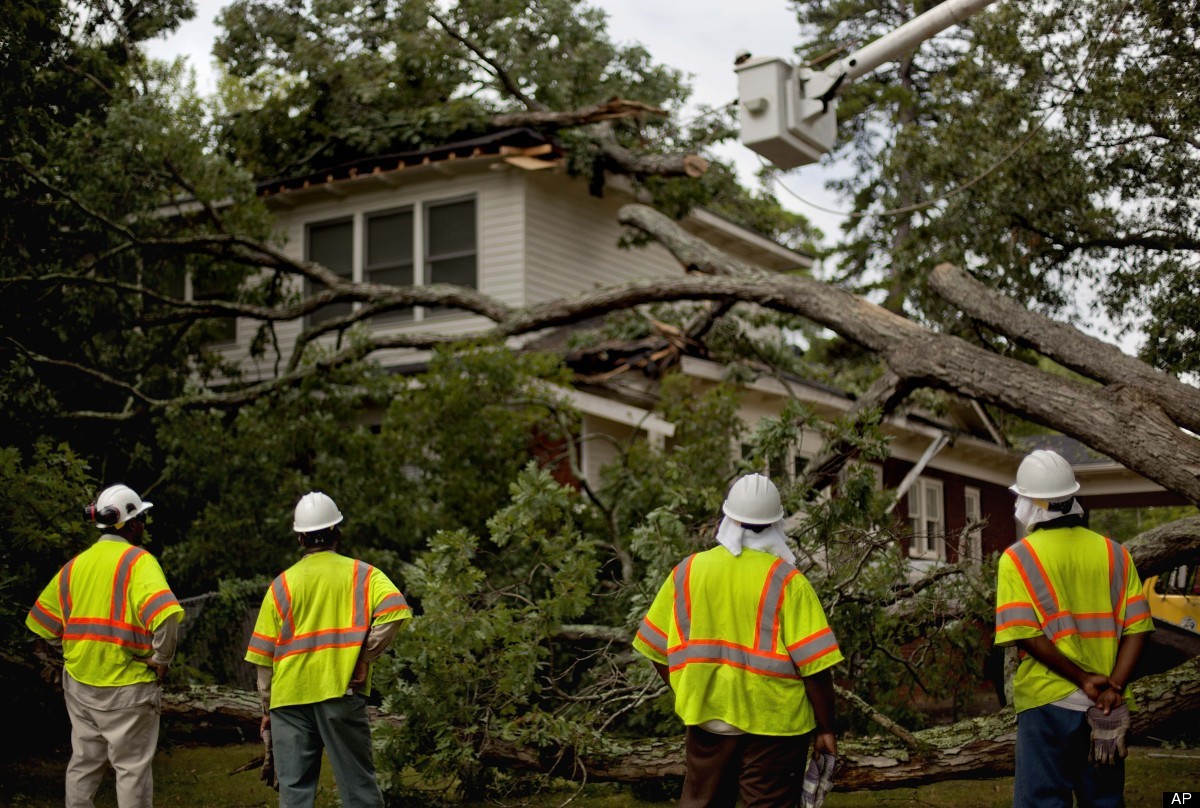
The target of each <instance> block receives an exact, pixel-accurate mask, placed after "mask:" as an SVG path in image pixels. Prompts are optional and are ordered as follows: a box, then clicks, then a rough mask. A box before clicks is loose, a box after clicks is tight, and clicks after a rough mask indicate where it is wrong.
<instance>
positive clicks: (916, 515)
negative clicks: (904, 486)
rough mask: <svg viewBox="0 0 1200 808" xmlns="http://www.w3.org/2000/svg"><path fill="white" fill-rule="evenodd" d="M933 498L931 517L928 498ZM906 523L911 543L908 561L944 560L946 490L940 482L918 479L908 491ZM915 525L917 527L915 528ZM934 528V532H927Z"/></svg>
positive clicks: (925, 478)
mask: <svg viewBox="0 0 1200 808" xmlns="http://www.w3.org/2000/svg"><path fill="white" fill-rule="evenodd" d="M931 493H932V494H935V495H936V500H935V501H936V504H937V507H936V509H934V510H936V513H930V512H929V511H930V510H931V509H930V508H929V494H931ZM906 498H907V499H908V519H909V526H910V528H913V530H912V540H911V542H910V544H909V547H908V555H909V557H911V558H926V559H934V560H945V558H946V490H945V486H944V485H943V484H942V481H941V480H935V479H932V478H929V477H918V478H917V479H916V481H915V482H914V483H913V485H912V487H911V488H909V489H908V495H907V497H906ZM914 523H917V524H919V525H920V527H916V526H915V525H914ZM931 525H933V526H935V528H934V529H933V530H929V527H930V526H931Z"/></svg>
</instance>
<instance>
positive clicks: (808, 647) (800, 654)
mask: <svg viewBox="0 0 1200 808" xmlns="http://www.w3.org/2000/svg"><path fill="white" fill-rule="evenodd" d="M837 647H838V644H837V637H835V636H833V629H831V628H829V627H826V628H823V629H821V630H820V631H818V632H817V633H816V634H814V635H812V636H811V637H807V638H805V639H803V640H801V641H800V642H798V643H796V644H795V645H793V646H792V647H791V648H789V649H788V653H789V654H790V655H791V657H792V664H793V665H795V666H796V667H797V668H799V667H800V666H802V665H806V664H808V663H809V662H812V661H813V660H814V659H816V658H817V657H819V656H823V655H825V654H827V653H828V652H830V651H832V650H833V649H835V648H837Z"/></svg>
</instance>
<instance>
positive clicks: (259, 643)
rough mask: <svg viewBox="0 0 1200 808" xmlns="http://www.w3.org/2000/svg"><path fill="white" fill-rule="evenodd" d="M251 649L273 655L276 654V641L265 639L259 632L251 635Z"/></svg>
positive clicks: (265, 654)
mask: <svg viewBox="0 0 1200 808" xmlns="http://www.w3.org/2000/svg"><path fill="white" fill-rule="evenodd" d="M250 649H251V650H252V651H257V652H258V653H260V654H262V655H264V656H269V657H273V656H275V643H273V642H272V641H271V640H267V639H264V638H262V637H260V636H259V635H257V634H251V635H250Z"/></svg>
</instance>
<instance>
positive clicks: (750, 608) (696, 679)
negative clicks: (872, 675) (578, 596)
mask: <svg viewBox="0 0 1200 808" xmlns="http://www.w3.org/2000/svg"><path fill="white" fill-rule="evenodd" d="M722 510H723V512H724V518H723V520H722V522H721V524H720V527H719V528H718V530H717V537H716V538H717V542H718V546H716V547H714V548H712V549H710V550H706V551H704V552H699V553H696V554H694V555H691V556H688V557H687V558H686V559H684V560H683V561H682V562H681V563H680V564H679V565H678V566H676V567H675V569H674V571H672V573H671V574H670V576H668V578H667V580H666V581H665V582H664V583H663V585H662V587H661V588H660V589H659V591H658V595H657V596H656V597H655V599H654V602H653V603H652V604H651V606H650V610H649V612H648V613H647V614H646V617H645V619H644V620H642V623H641V627H640V629H639V630H638V633H637V636H636V638H635V639H634V641H633V647H634V648H635V649H636V650H637V651H639V652H640V653H642V654H643V655H645V656H646V657H648V658H649V659H650V661H651V662H652V663H653V664H654V667H655V669H656V670H657V671H658V674H659V676H661V677H662V679H663V681H664V682H666V684H667V686H668V687H670V688H671V689H672V690H673V691H674V692H675V712H676V713H677V714H678V715H679V717H680V718H681V719H682V720H683V723H684V724H685V725H686V727H687V735H686V745H685V749H686V757H687V772H686V776H685V779H684V784H683V794H682V796H681V798H680V802H679V804H680V805H681V806H701V805H705V806H733V805H734V803H735V802H736V801H737V799H738V797H739V796H740V797H741V799H742V804H743V805H744V806H746V808H760V807H761V806H780V808H783V807H784V806H787V807H788V808H790V806H794V805H798V804H800V803H801V799H802V797H805V798H806V800H807V801H806V802H805V804H806V805H813V804H818V805H819V804H820V800H821V799H822V798H823V796H824V792H826V791H828V789H829V786H830V780H831V777H832V772H833V769H834V767H835V765H836V755H837V739H836V736H835V735H834V699H833V679H832V675H831V671H830V668H831V667H832V666H833V665H834V664H836V663H837V662H839V661H841V660H842V658H843V657H842V654H841V651H840V650H839V649H838V644H837V640H836V639H835V638H834V636H833V632H832V631H831V629H830V627H829V624H828V622H827V621H826V618H825V612H824V610H823V609H822V608H821V604H820V602H819V601H818V600H817V596H816V593H815V592H814V591H813V588H812V585H811V584H810V583H809V582H808V579H807V578H805V577H804V575H803V574H802V573H801V572H800V571H799V570H797V569H796V567H795V566H794V564H795V555H794V553H793V552H792V551H791V549H790V548H789V547H788V545H787V542H786V540H785V536H784V534H783V531H782V520H783V516H784V512H783V507H782V505H781V502H780V497H779V491H778V489H777V488H776V487H775V484H774V483H772V482H771V481H770V480H769V479H767V478H766V477H764V476H762V475H759V474H750V475H747V476H745V477H742V478H741V479H739V480H738V481H737V482H735V483H734V485H733V486H732V488H731V489H730V491H729V495H728V497H727V498H726V500H725V503H724V505H723V507H722ZM814 730H815V737H813V759H812V762H811V763H810V762H809V761H808V756H807V751H808V745H809V740H810V737H812V735H813V733H814ZM806 764H807V765H808V773H809V776H810V778H811V782H810V783H808V784H806V783H805V774H806V772H805V767H806ZM806 788H807V789H808V790H809V793H807V794H805V793H804V791H805V789H806ZM814 789H815V790H817V791H819V796H815V797H814V795H813V793H812V791H813V790H814Z"/></svg>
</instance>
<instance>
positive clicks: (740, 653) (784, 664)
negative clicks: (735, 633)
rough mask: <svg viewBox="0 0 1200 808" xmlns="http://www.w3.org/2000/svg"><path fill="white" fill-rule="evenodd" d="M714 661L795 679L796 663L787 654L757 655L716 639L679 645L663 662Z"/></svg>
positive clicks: (797, 675) (688, 663) (671, 663)
mask: <svg viewBox="0 0 1200 808" xmlns="http://www.w3.org/2000/svg"><path fill="white" fill-rule="evenodd" d="M705 662H708V663H716V664H720V665H733V666H734V667H738V668H745V669H746V670H748V671H751V672H753V673H763V674H767V675H770V676H781V677H783V678H785V679H799V678H800V674H799V673H798V672H797V671H796V665H795V663H793V662H792V660H791V659H789V658H787V657H779V656H778V655H770V656H768V655H766V654H757V653H754V652H753V651H751V650H750V649H748V648H741V647H738V646H734V645H729V644H725V643H717V642H705V641H703V640H698V641H696V642H690V643H688V644H687V645H685V646H679V647H677V648H676V649H675V650H673V651H671V653H669V654H668V655H667V664H668V665H669V666H670V667H671V668H672V669H674V668H677V667H679V666H680V665H692V664H697V663H705Z"/></svg>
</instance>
